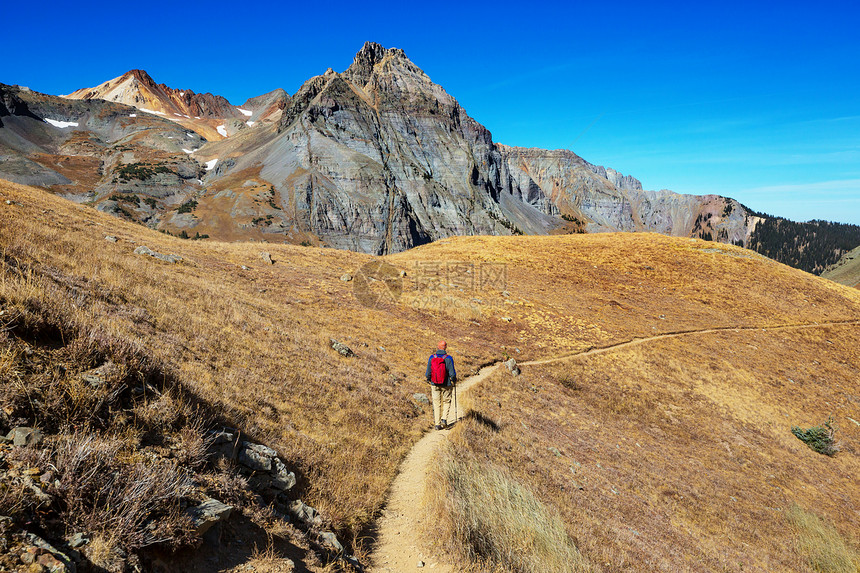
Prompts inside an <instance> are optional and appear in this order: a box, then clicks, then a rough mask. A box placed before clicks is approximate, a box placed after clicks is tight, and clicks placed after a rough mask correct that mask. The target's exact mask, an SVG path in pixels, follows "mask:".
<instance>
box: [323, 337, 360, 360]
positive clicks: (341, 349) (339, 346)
mask: <svg viewBox="0 0 860 573" xmlns="http://www.w3.org/2000/svg"><path fill="white" fill-rule="evenodd" d="M329 344H330V345H331V347H332V348H334V349H335V350H337V352H338V353H339V354H340V355H341V356H346V357H347V358H349V357H350V356H355V353H354V352H353V351H352V349H351V348H350V347H349V346H347V345H346V344H344V343H342V342H338V341H337V340H335V339H334V338H329Z"/></svg>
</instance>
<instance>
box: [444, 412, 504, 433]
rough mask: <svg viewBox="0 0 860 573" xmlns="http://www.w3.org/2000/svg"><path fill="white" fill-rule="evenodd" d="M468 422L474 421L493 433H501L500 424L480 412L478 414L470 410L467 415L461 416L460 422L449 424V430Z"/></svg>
mask: <svg viewBox="0 0 860 573" xmlns="http://www.w3.org/2000/svg"><path fill="white" fill-rule="evenodd" d="M467 420H472V421H474V422H477V423H478V424H480V425H482V426H483V427H485V428H487V429H488V430H490V431H491V432H493V433H498V431H499V424H497V423H496V422H495V421H493V420H491V419H490V418H487V417H486V416H484V415H483V414H481V413H480V412H476V411H474V410H469V411H468V412H466V413H465V414H463V415H462V416H460V419H459V420H457V421H455V422H453V423H451V424H448V428H453V427H454V426H456V425H457V424H458V423H460V422H464V421H467Z"/></svg>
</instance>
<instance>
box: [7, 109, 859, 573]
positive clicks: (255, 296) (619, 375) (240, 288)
mask: <svg viewBox="0 0 860 573" xmlns="http://www.w3.org/2000/svg"><path fill="white" fill-rule="evenodd" d="M106 105H114V104H106ZM7 201H8V203H7ZM0 207H2V209H0V242H2V244H3V245H4V247H5V250H4V259H3V272H4V277H5V278H4V281H3V283H2V289H3V290H2V291H0V304H2V305H3V308H2V309H0V310H3V311H4V314H3V315H2V316H3V317H4V321H6V320H7V317H8V316H13V315H11V314H7V311H9V310H13V311H14V316H15V317H23V319H24V324H27V322H26V319H27V317H30V316H33V315H35V314H36V313H43V312H44V313H45V316H46V317H47V319H49V320H61V319H62V320H64V321H70V322H69V324H75V325H79V327H81V328H83V327H87V328H88V329H92V330H87V331H86V332H92V336H89V335H88V336H87V337H85V338H82V339H80V341H79V342H77V343H76V344H75V346H73V347H71V348H66V347H65V346H64V343H63V341H62V340H57V341H55V344H56V345H58V348H61V349H62V348H64V349H65V352H81V351H82V350H81V345H83V346H84V350H85V349H86V348H89V346H86V345H87V344H101V343H102V342H110V341H115V342H112V343H111V344H113V347H112V348H113V351H118V350H119V349H121V348H122V347H123V346H122V345H121V344H120V343H119V342H118V341H126V343H123V344H130V345H131V347H132V348H142V349H145V350H146V353H147V356H150V357H151V360H153V361H158V363H161V364H164V365H165V367H166V368H168V369H169V371H170V372H172V373H175V376H176V377H177V380H178V381H180V382H182V384H183V387H184V388H186V389H187V392H189V393H190V394H189V395H194V396H196V397H198V398H199V399H200V400H203V401H204V402H205V403H206V404H207V405H209V406H211V408H212V409H214V410H216V411H221V412H224V413H225V417H226V418H228V419H229V420H230V421H231V423H233V424H236V426H234V427H239V428H242V429H243V431H244V432H247V433H249V434H250V436H251V439H252V440H256V441H259V442H260V443H265V444H267V445H269V446H270V447H272V448H274V449H276V450H277V451H278V452H279V453H280V454H281V455H282V456H283V457H284V459H285V463H287V464H288V465H289V467H290V469H291V470H294V471H295V472H296V474H297V476H298V477H299V485H297V486H296V492H295V493H296V495H298V496H300V497H301V499H303V500H304V501H306V502H307V503H309V504H310V505H312V506H314V507H316V508H317V509H319V510H320V511H321V512H322V515H323V519H324V520H325V522H326V523H328V524H331V526H333V527H334V528H336V529H337V531H338V532H339V533H341V534H342V535H340V539H341V540H345V541H346V542H348V543H349V544H351V545H352V548H351V550H352V551H354V552H360V550H362V545H363V544H367V543H370V540H371V539H372V533H371V532H372V528H371V525H372V524H373V523H374V521H375V518H376V516H377V515H378V514H379V510H380V508H381V507H382V506H383V503H384V501H385V496H386V492H387V491H388V488H389V485H390V483H391V481H392V480H393V478H394V476H395V475H396V473H397V468H398V465H399V463H400V461H401V460H402V458H403V456H404V455H405V453H406V452H407V451H408V450H409V448H410V447H411V445H412V444H414V443H415V442H417V441H418V439H419V438H420V436H421V434H422V433H423V432H424V430H425V429H426V428H427V427H429V414H428V410H427V407H426V405H423V402H422V401H421V397H420V396H417V397H416V396H415V395H416V394H421V393H426V386H425V385H424V384H423V382H422V381H421V375H420V373H423V369H424V366H425V361H426V356H427V355H428V354H429V352H430V351H431V350H432V348H433V347H434V346H435V342H436V340H437V339H439V338H445V339H447V340H448V342H449V348H450V349H451V351H452V353H454V356H455V359H456V360H457V365H458V372H459V373H460V374H461V375H462V376H464V377H465V376H467V375H469V374H470V373H472V372H474V371H475V370H477V368H478V367H479V366H481V365H483V364H487V363H490V362H494V361H496V360H498V359H501V358H502V357H503V356H504V354H505V353H506V354H509V355H512V356H514V357H516V358H517V359H518V360H520V361H523V362H524V361H528V360H533V359H545V358H554V357H563V356H567V355H571V354H577V353H582V352H583V351H586V350H588V349H589V348H600V347H608V346H611V345H614V344H618V343H625V342H630V341H635V340H636V339H642V342H641V343H637V344H633V345H627V346H625V347H624V348H623V349H619V352H618V353H615V354H613V353H611V352H605V353H598V354H593V355H592V354H589V355H588V356H579V357H577V358H573V359H571V360H569V361H567V362H563V363H560V364H558V365H555V366H553V365H544V366H540V365H537V364H535V365H531V366H529V365H524V366H523V374H522V375H521V376H520V377H517V378H512V377H510V376H509V375H507V374H505V376H501V375H500V376H499V377H496V378H494V379H492V380H489V381H488V383H484V384H483V385H481V386H477V387H476V388H475V389H474V390H473V392H476V394H475V396H476V397H477V400H476V402H475V403H474V405H472V406H469V405H467V404H463V403H461V404H460V408H461V409H464V410H465V409H466V408H469V407H470V408H472V410H473V411H474V412H475V413H474V414H473V415H472V416H471V417H470V418H469V420H471V421H469V422H467V423H464V425H463V426H462V428H460V429H457V430H455V431H454V438H455V439H456V440H458V441H457V442H456V443H457V445H458V448H457V453H458V456H461V457H462V459H464V460H469V461H470V463H471V462H475V463H476V464H477V465H478V467H479V468H483V469H481V470H480V471H482V472H483V471H489V470H488V469H487V468H489V467H493V468H499V467H504V466H506V467H507V468H508V469H507V470H506V471H509V472H511V476H512V479H513V480H515V481H516V482H518V483H520V484H524V486H525V487H528V488H529V489H530V490H532V491H533V492H534V495H535V496H537V498H538V500H539V501H540V502H541V503H542V504H545V505H547V506H548V507H550V508H554V509H555V510H557V511H558V512H559V514H560V515H561V517H562V519H564V521H565V523H566V524H567V525H566V526H565V527H566V528H567V530H568V534H569V535H570V536H571V537H572V538H575V539H576V540H577V541H576V544H577V545H578V546H579V548H580V550H581V551H582V553H583V554H584V555H585V556H586V557H587V558H588V559H589V560H590V562H591V563H592V564H593V565H594V567H595V569H596V570H603V571H612V570H621V569H624V568H634V569H637V570H643V569H644V570H651V569H653V570H657V569H659V568H662V569H664V570H677V571H687V570H702V568H704V569H706V570H718V569H719V567H720V566H722V567H723V569H728V570H740V568H741V566H740V563H743V564H744V567H745V569H744V570H756V571H764V570H768V567H770V569H769V570H799V571H804V570H805V569H804V567H805V565H804V562H803V560H802V557H801V556H800V554H799V553H798V552H797V551H798V550H797V549H796V548H797V545H796V544H795V543H794V539H795V535H796V534H795V531H794V529H792V527H791V526H790V524H789V523H788V522H787V521H785V519H784V513H783V511H784V510H785V508H787V507H789V506H790V505H791V503H792V502H796V503H798V504H799V505H801V506H802V507H804V508H806V509H808V510H809V509H811V510H814V511H815V512H818V513H819V514H821V515H822V516H824V517H826V518H827V519H828V520H830V521H832V522H833V523H834V524H835V525H836V527H837V528H838V530H839V531H840V532H842V534H843V535H846V536H848V535H850V533H851V531H856V530H857V529H858V522H857V513H856V511H855V510H856V507H855V505H856V500H857V499H860V492H858V491H857V487H858V484H857V481H856V480H855V479H853V476H855V475H856V474H857V472H858V471H860V468H858V467H857V464H858V462H857V457H856V452H857V451H858V449H860V426H856V425H855V424H854V423H853V422H851V419H853V420H860V417H858V414H857V403H856V394H857V392H856V380H857V379H858V376H860V372H858V370H857V368H858V367H857V365H858V364H860V361H858V356H857V349H858V348H860V344H858V343H860V340H858V332H860V330H858V327H857V326H856V324H834V325H833V326H823V325H824V324H825V323H844V322H846V321H856V320H858V317H860V293H858V291H857V290H856V289H850V288H847V287H844V286H841V285H837V284H835V283H833V282H831V281H827V280H824V279H821V278H818V277H814V276H812V275H810V274H808V273H804V272H802V271H798V270H796V269H791V268H789V267H786V266H784V265H781V264H779V263H776V262H774V261H771V260H769V259H766V258H765V257H762V256H759V255H756V254H755V253H752V252H750V251H747V250H744V249H741V248H739V247H735V246H731V245H718V244H715V243H712V242H706V241H700V240H690V239H680V238H671V237H666V236H663V235H657V234H652V233H637V234H631V233H613V234H592V235H571V236H522V237H457V238H450V239H445V240H441V241H437V242H435V243H433V244H428V245H423V246H421V247H418V248H416V249H412V250H410V251H406V252H403V253H398V254H396V255H391V256H387V257H384V258H378V257H370V256H367V255H363V254H360V253H352V252H347V251H335V250H331V249H316V248H313V247H298V246H291V245H267V246H266V250H267V252H269V253H270V255H271V258H272V260H273V261H274V264H269V263H268V262H266V261H264V260H263V259H262V258H261V257H260V251H261V248H260V246H259V245H256V246H255V245H254V244H249V243H242V244H232V243H224V242H217V241H206V242H200V241H182V240H180V239H177V238H175V237H170V236H167V235H164V234H161V233H156V232H153V231H152V230H149V229H146V228H144V227H141V226H140V225H134V224H130V223H128V222H125V221H122V220H119V219H117V218H115V217H109V216H106V215H105V214H103V213H99V212H97V211H95V210H93V209H89V208H87V207H84V206H80V205H75V204H73V203H70V202H68V201H65V200H62V199H60V198H58V197H56V196H52V195H51V194H48V193H46V192H44V191H40V190H38V189H34V188H28V187H23V186H19V185H16V184H11V183H0ZM106 235H110V236H113V237H116V239H117V241H116V242H113V241H107V240H105V236H106ZM140 246H147V247H149V248H150V249H152V250H154V251H157V252H159V253H163V254H170V253H176V254H178V255H180V256H181V257H182V260H181V261H179V262H177V263H174V264H170V263H167V262H163V261H161V260H159V259H156V258H153V257H150V256H144V255H136V254H134V249H136V248H137V247H140ZM381 261H384V262H387V263H389V264H391V265H392V266H393V267H394V272H393V274H392V275H391V277H389V278H388V279H385V276H383V277H381V278H383V279H385V280H373V278H374V276H375V274H374V272H373V269H376V265H378V264H379V263H380V262H381ZM366 263H372V264H373V265H374V266H373V267H368V268H365V269H364V270H362V266H363V265H365V264H366ZM399 271H404V272H405V273H406V276H405V277H401V276H400V272H399ZM344 273H349V274H351V275H352V276H353V277H354V278H353V280H352V281H345V280H342V277H343V275H344ZM394 277H396V278H394ZM392 278H394V282H389V281H390V280H391V279H392ZM13 279H14V280H13ZM397 281H402V282H400V283H399V284H400V288H397V289H390V288H389V286H390V285H393V284H398V283H397ZM363 289H368V290H369V292H371V293H376V294H374V296H373V297H371V299H370V300H369V301H368V299H367V298H364V297H363V295H361V293H362V292H368V291H366V290H363ZM385 293H389V294H391V298H385V297H383V298H380V295H382V294H385ZM398 295H399V296H398ZM360 297H361V298H360ZM362 301H364V302H362ZM19 313H20V314H19ZM51 317H53V318H51ZM18 320H19V319H18V318H16V319H15V321H16V322H18ZM784 325H808V326H809V327H808V328H805V329H799V330H797V331H791V330H789V329H785V328H779V327H780V326H784ZM738 328H742V329H743V330H740V331H736V330H735V329H738ZM715 329H718V330H717V331H716V332H714V330H715ZM698 331H708V332H703V333H701V334H690V335H686V336H674V337H667V338H666V340H661V341H653V342H652V341H647V340H646V339H648V338H650V337H653V336H655V335H672V334H676V333H684V332H698ZM17 332H18V330H15V331H14V332H12V334H10V335H14V336H18V334H16V333H17ZM4 335H5V334H4ZM330 339H335V340H337V341H340V342H343V343H345V344H346V345H347V346H349V347H350V348H351V349H352V350H353V352H354V353H355V354H356V356H354V357H347V356H343V355H341V354H339V353H338V352H337V351H335V350H334V349H333V348H331V341H330ZM4 340H5V339H4ZM87 341H89V342H87ZM85 343H86V344H85ZM3 344H6V342H3ZM365 345H366V346H365ZM4 348H5V347H4ZM621 350H623V352H621ZM75 368H76V369H71V370H67V371H65V372H66V374H63V372H64V371H62V370H60V369H54V370H50V372H53V374H51V376H54V377H56V381H57V383H61V384H65V385H68V386H63V387H68V388H74V387H75V386H74V384H75V383H76V382H75V381H76V380H77V378H76V376H77V374H78V371H79V370H82V369H83V368H82V367H75ZM3 372H4V374H3V375H4V376H5V375H9V376H11V374H10V372H11V371H9V370H4V371H3ZM50 379H51V380H53V379H54V378H50ZM3 380H4V382H3V383H8V384H10V386H9V388H18V386H17V385H16V382H15V379H14V377H11V378H4V379H3ZM16 393H18V390H16ZM9 395H12V394H11V393H10V394H6V393H0V399H4V398H6V397H7V396H9ZM70 396H74V395H73V394H70ZM31 404H33V402H31V401H29V400H27V399H26V395H24V396H23V397H22V399H21V400H20V401H18V402H16V403H15V405H14V409H12V410H9V411H7V410H3V409H0V412H2V413H0V426H2V427H0V431H5V430H8V429H9V428H10V427H11V425H12V424H13V423H14V424H16V425H17V424H22V425H26V424H28V423H30V424H32V423H36V422H38V421H39V420H45V419H49V418H50V416H51V415H53V414H52V413H51V411H45V412H42V411H41V410H39V411H37V412H36V413H34V412H33V411H32V410H31V407H32V406H31ZM72 405H74V402H72ZM9 412H11V413H9ZM829 414H832V415H833V416H834V420H835V422H836V424H837V426H838V428H839V430H838V434H837V437H838V439H839V440H840V441H841V442H842V448H843V451H842V453H840V454H838V455H837V456H836V457H835V458H832V459H831V458H825V457H823V456H820V455H819V454H816V453H814V452H812V451H810V450H808V448H806V446H805V445H803V444H802V443H801V442H799V441H798V440H797V439H796V438H795V437H794V436H793V435H791V433H790V426H791V425H792V424H796V425H800V426H803V427H809V426H810V425H813V424H818V423H821V422H823V421H824V420H826V418H827V416H828V415H829ZM36 415H38V418H37V417H35V416H36ZM118 415H119V413H118ZM7 416H11V417H12V418H7ZM849 418H850V419H849ZM13 419H14V421H13ZM493 424H495V425H496V426H497V431H496V430H493V428H492V426H493ZM50 428H51V429H50V431H49V432H48V439H49V440H53V439H55V438H57V437H59V436H58V435H57V434H55V433H54V432H55V429H54V428H56V431H57V432H59V431H61V425H51V426H50ZM124 435H125V436H126V437H125V438H124V439H126V440H127V441H128V443H129V444H130V446H129V447H133V446H134V444H135V443H136V442H135V436H136V435H137V434H133V433H132V432H131V430H130V429H128V430H126V434H124ZM147 439H151V438H147ZM637 443H638V446H637V445H636V444H637ZM549 448H555V449H556V450H558V452H559V455H556V454H555V453H554V451H553V450H551V449H549ZM163 450H167V451H170V448H168V447H165V448H163ZM129 455H132V454H129ZM132 459H133V458H132ZM576 464H580V466H577V465H576ZM571 466H573V467H575V468H576V467H579V469H577V470H576V473H574V472H572V471H571V469H570V467H571ZM712 478H713V479H712ZM571 480H575V481H576V482H577V483H578V484H580V485H582V486H583V487H584V488H585V489H583V490H580V489H578V488H577V487H576V486H574V485H573V482H572V481H571ZM228 486H229V483H224V484H222V485H221V486H218V487H225V488H226V487H228ZM213 487H214V486H213ZM613 489H614V492H618V493H614V492H613ZM730 496H733V497H734V498H735V499H736V500H737V501H733V500H732V499H731V497H730ZM439 498H440V499H453V497H451V496H448V495H441V496H439ZM416 505H417V503H416ZM276 507H280V506H276ZM417 509H418V508H417V507H416V510H417ZM532 521H533V520H530V519H529V516H526V515H517V516H516V522H517V523H530V522H532ZM437 523H442V524H445V523H447V521H441V522H437ZM20 525H21V526H26V524H24V523H21V524H20ZM758 525H761V526H760V527H758ZM631 528H632V529H633V530H635V531H636V532H637V533H638V534H636V533H633V532H632V531H631ZM734 531H739V532H740V534H738V535H734V534H730V533H727V532H734ZM235 533H236V531H231V530H230V529H228V530H226V532H225V534H224V537H223V538H222V543H223V544H224V545H223V547H225V548H234V549H235V548H237V547H238V546H237V545H236V543H235V539H236V538H235V537H234V534H235ZM274 533H275V537H276V538H279V537H278V536H280V535H284V532H283V531H280V533H279V532H278V531H277V530H275V531H274ZM437 537H438V538H440V541H444V540H445V539H444V538H441V537H440V536H438V535H437ZM666 540H670V542H669V543H667V542H666ZM672 547H678V548H681V549H680V550H678V551H672V550H671V548H672ZM364 548H365V550H366V549H367V546H366V545H365V546H364ZM231 550H233V549H231ZM236 550H238V549H236ZM225 551H226V549H225ZM273 551H276V549H273ZM688 558H695V560H694V561H689V560H688ZM233 563H234V565H236V561H235V560H234V561H233ZM239 563H243V562H242V561H239ZM607 563H608V564H609V565H604V564H607Z"/></svg>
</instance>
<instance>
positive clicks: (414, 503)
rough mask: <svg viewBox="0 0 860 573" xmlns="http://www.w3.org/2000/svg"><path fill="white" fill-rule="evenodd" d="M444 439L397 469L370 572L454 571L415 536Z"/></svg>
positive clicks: (430, 440) (427, 439) (424, 444)
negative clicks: (427, 484)
mask: <svg viewBox="0 0 860 573" xmlns="http://www.w3.org/2000/svg"><path fill="white" fill-rule="evenodd" d="M846 325H860V320H846V321H839V322H820V323H811V324H784V325H774V326H765V327H761V326H741V327H719V328H708V329H704V330H687V331H681V332H669V333H664V334H657V335H655V336H648V337H644V338H634V339H633V340H628V341H627V342H619V343H617V344H612V345H609V346H603V347H599V348H592V349H589V350H584V351H581V352H576V353H573V354H566V355H564V356H556V357H553V358H544V359H540V360H531V361H528V362H521V363H520V366H535V365H539V364H550V363H553V362H561V361H563V360H568V359H571V358H577V357H583V356H591V355H594V354H602V353H604V352H610V351H613V350H620V349H624V348H629V347H631V346H637V345H639V344H645V343H648V342H654V341H657V340H663V339H667V338H678V337H681V336H691V335H699V334H713V333H717V332H726V331H729V332H731V331H735V332H740V331H744V330H763V331H768V330H788V329H801V328H820V327H827V326H846ZM500 366H501V363H496V364H493V365H491V366H485V367H484V368H482V369H481V370H480V371H479V372H478V373H477V374H475V375H474V376H471V377H469V378H466V379H465V380H463V381H462V382H460V383H459V384H458V386H457V388H458V389H457V392H458V398H459V404H458V406H459V408H458V414H459V415H458V416H457V419H460V418H462V417H463V415H464V414H465V412H466V409H467V408H466V405H465V403H466V400H464V397H465V396H466V395H467V394H468V392H469V389H470V388H472V387H473V386H475V385H476V384H478V383H480V382H481V381H482V380H484V379H486V378H487V377H488V376H489V375H490V374H492V373H493V372H494V371H495V370H496V369H497V368H499V367H500ZM452 408H453V404H452ZM447 434H448V431H446V430H443V431H430V432H428V433H427V434H426V435H425V436H424V437H423V438H421V440H419V441H418V443H417V444H415V446H414V447H413V448H412V450H411V451H410V452H409V454H408V455H407V456H406V459H405V460H404V461H403V464H402V465H401V466H400V472H399V473H398V474H397V477H396V478H395V479H394V482H393V483H392V484H391V491H390V492H389V494H388V503H387V505H386V508H385V509H384V510H383V512H382V517H381V518H380V520H379V523H378V527H379V529H378V531H379V535H378V538H377V544H376V547H375V549H374V552H373V555H372V556H371V563H370V570H371V571H374V572H377V573H401V572H404V571H425V570H430V571H433V572H434V573H453V571H454V568H453V567H452V565H451V564H450V563H448V562H447V560H446V559H445V558H444V556H441V555H434V554H433V552H432V551H431V549H430V548H429V546H428V544H426V543H424V542H423V540H422V539H421V537H420V536H421V532H422V531H423V529H424V528H423V525H424V523H423V520H424V516H423V512H422V510H421V507H420V506H421V503H422V500H423V499H424V481H425V479H426V477H427V474H428V471H429V469H430V460H431V459H432V457H433V454H434V453H435V452H436V451H437V449H438V447H439V446H440V444H441V443H442V442H443V441H444V440H446V439H447ZM419 562H423V563H424V566H423V567H421V568H419V567H418V563H419Z"/></svg>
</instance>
